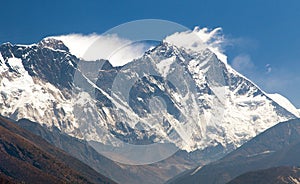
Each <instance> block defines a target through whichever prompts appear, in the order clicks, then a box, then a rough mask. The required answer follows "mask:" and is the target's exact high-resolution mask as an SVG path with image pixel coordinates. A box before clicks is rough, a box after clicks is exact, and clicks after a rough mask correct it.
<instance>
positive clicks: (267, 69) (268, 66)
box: [266, 64, 272, 74]
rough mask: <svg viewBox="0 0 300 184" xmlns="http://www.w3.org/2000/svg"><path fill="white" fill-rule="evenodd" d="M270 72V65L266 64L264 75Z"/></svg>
mask: <svg viewBox="0 0 300 184" xmlns="http://www.w3.org/2000/svg"><path fill="white" fill-rule="evenodd" d="M271 72H272V67H271V64H266V73H267V74H269V73H271Z"/></svg>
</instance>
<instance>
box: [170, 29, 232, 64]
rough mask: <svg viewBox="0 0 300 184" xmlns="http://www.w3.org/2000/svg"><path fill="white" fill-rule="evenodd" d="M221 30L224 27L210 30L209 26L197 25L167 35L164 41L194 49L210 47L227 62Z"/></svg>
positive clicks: (199, 49)
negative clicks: (190, 29)
mask: <svg viewBox="0 0 300 184" xmlns="http://www.w3.org/2000/svg"><path fill="white" fill-rule="evenodd" d="M221 31H222V28H215V29H213V30H209V29H208V28H199V27H195V29H194V30H193V31H185V32H180V33H178V32H177V33H174V34H172V35H170V36H167V37H166V38H165V39H164V41H165V42H168V43H171V44H173V45H176V46H178V47H184V48H187V49H191V50H193V51H201V50H203V49H206V48H208V49H210V50H211V51H213V52H214V53H215V54H216V55H217V57H218V58H219V59H220V60H221V61H223V62H227V56H226V55H225V54H224V53H223V49H222V44H223V43H224V41H225V39H224V36H223V35H222V34H221Z"/></svg>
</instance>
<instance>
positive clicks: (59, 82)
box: [0, 38, 299, 155]
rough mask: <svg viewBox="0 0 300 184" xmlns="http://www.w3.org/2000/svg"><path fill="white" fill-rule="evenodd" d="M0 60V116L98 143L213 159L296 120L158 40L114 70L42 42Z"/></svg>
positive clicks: (235, 76) (220, 67) (233, 75)
mask: <svg viewBox="0 0 300 184" xmlns="http://www.w3.org/2000/svg"><path fill="white" fill-rule="evenodd" d="M0 53H1V55H0V72H1V76H0V114H2V115H4V116H7V117H10V118H12V119H16V120H17V119H20V118H27V119H29V120H32V121H36V122H43V123H44V124H45V125H46V126H48V127H50V128H51V127H57V128H58V129H60V130H61V131H62V132H65V133H67V134H69V135H71V136H73V137H77V138H80V139H81V138H85V139H87V140H90V141H98V142H101V143H103V144H111V145H115V146H118V142H115V139H116V138H117V139H120V140H122V141H124V142H128V143H131V144H142V145H145V144H150V143H153V142H171V143H174V144H175V145H176V146H177V147H178V148H179V149H181V150H186V151H188V152H193V151H197V150H205V149H210V148H218V149H217V150H218V151H217V152H216V153H214V154H216V155H217V154H221V155H223V154H224V153H226V152H229V151H231V150H232V149H234V148H236V147H238V146H240V145H241V144H243V143H244V142H245V141H247V140H249V139H250V138H252V137H254V136H255V135H257V134H258V133H260V132H262V131H264V130H265V129H267V128H269V127H271V126H273V125H275V124H276V123H278V122H281V121H285V120H288V119H292V118H295V117H297V116H299V114H295V113H293V111H292V110H290V109H286V108H284V107H282V106H281V105H280V104H278V103H276V102H275V101H273V100H272V99H271V98H270V97H269V96H268V94H266V93H265V92H263V91H262V90H261V89H260V88H258V87H257V86H256V85H255V84H253V82H251V81H250V80H248V79H247V78H245V77H244V76H242V75H241V74H239V73H237V72H236V71H234V70H233V69H232V68H231V67H230V66H229V65H228V64H227V63H225V62H222V61H220V60H219V59H218V58H217V56H216V55H215V54H214V53H213V52H212V51H210V50H209V49H204V50H203V51H201V52H193V51H190V50H188V49H184V48H178V47H176V46H175V45H172V44H169V43H167V42H162V43H161V44H159V45H158V46H156V47H155V48H153V49H152V50H149V51H147V52H146V53H145V54H144V55H143V56H142V57H141V58H139V59H136V60H134V61H132V62H130V63H128V64H126V65H125V66H122V67H113V66H112V65H110V63H109V62H108V61H106V60H98V61H90V62H88V61H80V60H79V59H78V58H76V57H75V56H74V55H72V54H71V53H70V52H69V49H68V48H67V47H66V46H65V45H64V43H63V42H62V41H59V40H56V39H51V38H46V39H44V40H42V41H41V42H39V43H38V44H33V45H25V46H24V45H11V44H9V43H6V44H2V45H1V46H0ZM77 69H79V70H77ZM183 81H184V82H183ZM124 86H125V87H126V86H129V88H125V87H124ZM86 122H93V123H90V124H89V123H86Z"/></svg>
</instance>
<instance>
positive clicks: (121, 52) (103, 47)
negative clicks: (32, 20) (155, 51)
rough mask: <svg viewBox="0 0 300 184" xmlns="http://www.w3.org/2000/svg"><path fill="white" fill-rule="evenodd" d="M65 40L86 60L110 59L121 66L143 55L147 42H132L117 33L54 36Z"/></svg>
mask: <svg viewBox="0 0 300 184" xmlns="http://www.w3.org/2000/svg"><path fill="white" fill-rule="evenodd" d="M51 38H55V39H58V40H61V41H63V42H64V44H65V45H66V46H67V47H68V48H69V49H70V52H71V53H72V54H74V55H75V56H77V57H78V58H82V59H84V60H97V59H108V60H109V61H110V63H111V64H112V65H113V66H121V65H124V64H126V63H128V62H130V61H132V60H133V59H135V58H138V57H140V56H142V55H143V53H144V52H145V51H146V50H147V49H149V48H148V47H147V45H146V44H143V43H132V41H130V40H128V39H125V38H120V37H118V36H117V35H115V34H113V35H97V34H90V35H82V34H69V35H61V36H53V37H51Z"/></svg>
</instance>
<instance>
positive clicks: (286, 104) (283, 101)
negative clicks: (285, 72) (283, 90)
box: [268, 93, 300, 117]
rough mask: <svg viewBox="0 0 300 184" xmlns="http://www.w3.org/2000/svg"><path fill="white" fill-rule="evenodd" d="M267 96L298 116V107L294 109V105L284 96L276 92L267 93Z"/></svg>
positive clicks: (299, 115)
mask: <svg viewBox="0 0 300 184" xmlns="http://www.w3.org/2000/svg"><path fill="white" fill-rule="evenodd" d="M268 96H269V97H270V98H271V99H272V100H274V101H275V102H276V103H278V104H279V105H281V106H282V107H283V108H285V109H286V110H288V111H290V112H291V113H293V114H294V115H295V116H297V117H300V112H299V109H296V107H295V106H294V105H293V104H292V103H291V102H290V101H289V100H288V99H287V98H286V97H284V96H282V95H280V94H278V93H275V94H268Z"/></svg>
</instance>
